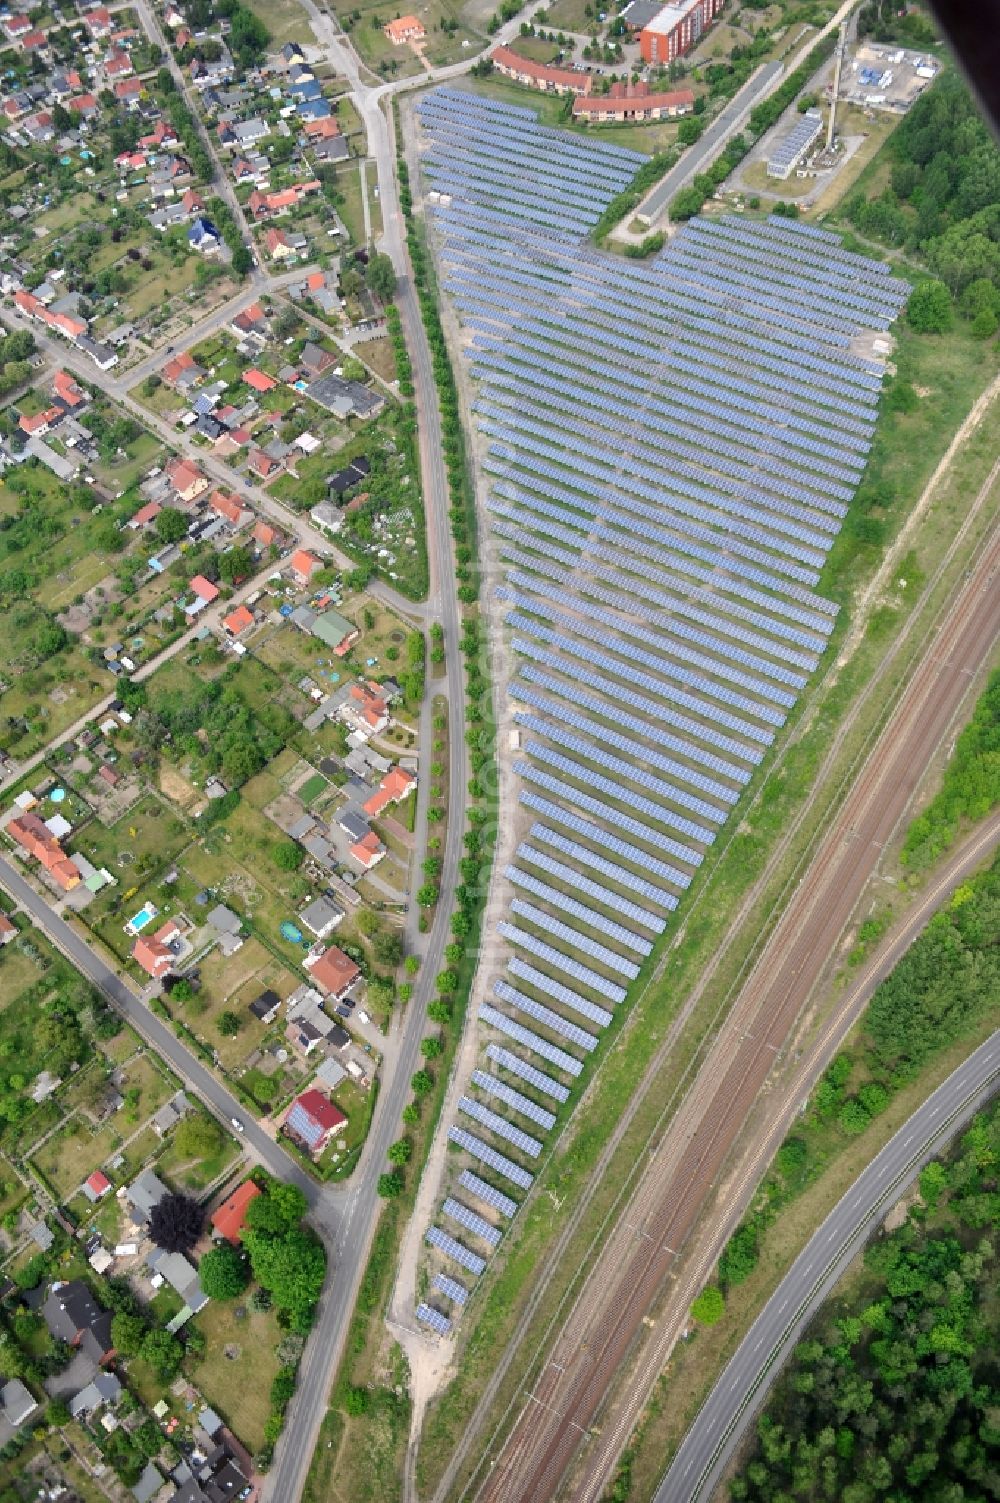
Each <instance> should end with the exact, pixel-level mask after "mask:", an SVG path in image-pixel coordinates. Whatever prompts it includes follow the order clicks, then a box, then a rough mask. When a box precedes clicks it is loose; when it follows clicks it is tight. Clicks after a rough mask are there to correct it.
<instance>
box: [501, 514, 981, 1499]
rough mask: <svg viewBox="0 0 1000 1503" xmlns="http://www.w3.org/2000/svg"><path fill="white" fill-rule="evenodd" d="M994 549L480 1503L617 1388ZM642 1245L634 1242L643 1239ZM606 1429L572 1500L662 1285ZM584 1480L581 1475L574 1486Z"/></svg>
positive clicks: (919, 677)
mask: <svg viewBox="0 0 1000 1503" xmlns="http://www.w3.org/2000/svg"><path fill="white" fill-rule="evenodd" d="M998 574H1000V537H998V536H996V535H994V537H993V538H992V539H991V541H990V543H989V545H988V546H987V548H986V549H985V551H984V553H983V556H982V558H981V560H980V562H979V564H978V565H977V567H976V568H975V570H974V571H972V573H971V575H970V576H969V577H968V578H967V579H966V581H965V582H964V584H963V586H962V589H961V591H960V593H959V595H958V597H957V599H956V601H955V604H954V605H953V607H952V608H951V610H950V611H949V613H948V616H947V617H946V618H945V620H944V621H943V622H942V623H941V627H940V631H939V633H938V635H937V637H936V639H935V641H934V643H933V645H932V647H931V649H930V651H929V653H928V655H927V656H926V658H925V659H924V661H923V662H922V663H921V664H920V666H919V667H918V668H917V670H916V672H915V673H914V675H913V677H912V679H911V680H910V682H909V683H908V685H907V687H906V690H905V692H904V694H903V697H902V699H901V701H900V703H899V705H898V707H897V709H896V712H895V714H894V716H893V718H892V720H891V722H890V724H889V726H888V727H887V729H886V731H885V732H884V733H883V734H882V736H880V738H879V740H878V741H877V742H876V744H875V747H874V749H873V751H872V753H871V755H870V756H869V758H868V759H867V761H866V763H865V766H864V768H863V769H862V771H861V774H860V776H859V777H858V778H857V780H856V781H855V783H854V785H853V786H852V787H851V789H850V790H849V791H848V792H847V794H846V796H845V797H844V799H843V802H842V803H841V805H840V808H839V810H838V813H837V816H836V818H835V819H834V820H833V822H832V824H831V826H830V828H829V830H828V832H827V834H826V836H825V837H824V839H823V840H822V842H821V843H820V846H819V849H818V851H817V854H816V857H815V859H814V861H813V863H812V865H811V867H810V870H809V872H808V874H807V876H806V877H805V878H804V879H803V881H802V882H801V883H800V884H799V886H798V887H797V888H796V889H795V891H794V893H793V894H792V896H791V898H790V900H789V901H788V903H787V905H786V907H785V908H784V910H783V911H782V913H781V915H780V917H779V918H778V920H777V923H776V924H775V927H774V930H773V931H772V933H771V935H770V936H769V938H768V940H767V942H766V944H765V945H764V947H763V948H762V951H761V954H760V957H759V959H758V961H757V964H756V965H755V967H754V969H753V971H752V972H751V973H750V975H749V977H748V979H747V981H746V982H745V983H744V986H743V988H742V990H741V992H740V994H739V996H738V998H737V1000H736V1003H735V1005H734V1007H733V1008H732V1011H731V1013H730V1015H729V1017H728V1019H727V1022H726V1024H725V1025H724V1026H723V1028H722V1029H721V1031H720V1033H719V1034H718V1036H717V1037H716V1039H715V1040H714V1042H713V1044H712V1045H711V1047H710V1048H709V1049H708V1051H707V1053H706V1055H705V1058H704V1062H703V1064H702V1066H701V1069H700V1070H699V1073H698V1075H697V1077H696V1079H695V1080H694V1082H693V1084H692V1086H691V1088H690V1090H689V1091H688V1094H687V1096H686V1097H685V1098H684V1101H683V1103H682V1104H681V1106H680V1108H679V1109H678V1111H677V1113H676V1115H675V1117H674V1119H673V1122H672V1125H671V1130H670V1133H669V1134H668V1135H667V1137H666V1139H665V1140H664V1142H663V1143H662V1144H661V1145H660V1147H659V1148H658V1150H657V1152H656V1153H655V1154H654V1155H652V1156H651V1157H650V1159H649V1162H648V1164H647V1165H646V1167H645V1169H644V1170H643V1172H642V1174H641V1176H640V1178H639V1180H638V1182H637V1185H636V1188H635V1191H634V1193H633V1194H632V1196H631V1197H630V1199H629V1201H628V1203H627V1204H626V1205H625V1206H624V1207H623V1209H622V1212H621V1214H620V1219H619V1221H618V1222H617V1224H616V1225H615V1227H614V1228H613V1229H612V1230H611V1231H610V1233H609V1235H608V1236H607V1238H606V1240H605V1244H604V1250H603V1251H604V1255H603V1257H602V1258H601V1259H600V1261H599V1263H598V1264H596V1265H595V1267H594V1269H593V1270H592V1272H591V1273H590V1274H589V1275H588V1277H587V1279H586V1281H585V1283H584V1285H583V1287H582V1290H581V1292H580V1295H579V1297H578V1299H577V1301H576V1303H575V1304H574V1306H573V1308H572V1310H571V1311H570V1313H569V1315H568V1316H567V1318H566V1320H565V1322H564V1324H563V1326H562V1329H561V1330H560V1331H559V1333H558V1335H557V1336H556V1338H555V1339H554V1340H553V1341H551V1342H550V1343H549V1344H548V1346H547V1350H546V1356H545V1358H544V1365H543V1368H542V1371H541V1372H540V1374H539V1376H538V1378H537V1380H536V1382H535V1384H534V1386H533V1388H532V1390H531V1393H530V1395H529V1397H528V1401H527V1403H526V1405H525V1407H524V1408H523V1409H521V1411H520V1413H519V1415H518V1417H517V1419H516V1421H515V1423H514V1426H513V1429H512V1430H511V1432H510V1434H509V1435H508V1437H507V1440H506V1442H505V1443H504V1445H503V1447H502V1448H501V1449H500V1451H499V1454H498V1455H497V1457H496V1461H495V1463H494V1464H493V1466H492V1470H491V1471H490V1473H489V1475H488V1476H487V1478H486V1481H485V1482H484V1484H483V1486H482V1487H481V1489H480V1492H479V1494H478V1496H479V1497H480V1498H481V1499H483V1500H484V1503H513V1500H518V1503H529V1500H530V1503H544V1500H545V1499H547V1498H550V1497H552V1496H553V1495H554V1493H555V1492H556V1490H557V1489H558V1487H559V1485H560V1482H561V1479H562V1478H563V1476H564V1474H565V1472H566V1469H567V1468H568V1467H569V1465H570V1463H571V1462H573V1460H574V1458H575V1457H576V1455H577V1452H578V1449H579V1446H580V1443H581V1441H582V1440H583V1438H584V1437H585V1436H587V1434H588V1431H589V1430H590V1427H591V1425H592V1424H593V1421H594V1416H595V1415H596V1413H597V1411H598V1409H599V1408H600V1407H601V1405H602V1403H603V1402H604V1400H605V1398H606V1396H607V1394H608V1391H609V1388H610V1386H611V1384H612V1380H613V1379H614V1377H615V1374H616V1373H617V1372H618V1370H619V1368H620V1367H621V1366H622V1364H623V1362H624V1361H625V1359H626V1356H627V1355H628V1354H629V1353H630V1352H631V1350H632V1346H633V1342H634V1340H635V1338H636V1337H637V1335H638V1334H639V1332H640V1331H641V1328H642V1322H643V1320H644V1319H645V1317H646V1316H647V1314H648V1312H649V1309H650V1307H651V1306H652V1305H653V1303H654V1301H656V1300H658V1298H659V1297H660V1295H661V1293H662V1290H663V1287H664V1284H665V1281H666V1280H667V1278H668V1276H669V1275H670V1274H672V1273H676V1272H677V1270H678V1267H679V1260H680V1254H681V1251H682V1249H684V1246H685V1243H686V1241H687V1239H688V1237H689V1235H690V1233H691V1230H692V1228H693V1227H694V1225H695V1222H696V1221H697V1218H698V1215H699V1213H700V1211H701V1209H702V1207H703V1205H704V1204H705V1201H706V1199H707V1197H708V1195H709V1193H710V1191H711V1189H712V1187H713V1185H714V1184H715V1183H716V1179H717V1176H718V1174H719V1172H720V1169H721V1167H722V1165H723V1164H724V1163H725V1162H726V1160H727V1158H728V1155H729V1154H730V1152H731V1150H732V1148H733V1146H734V1145H735V1143H736V1141H737V1139H738V1138H739V1135H740V1133H741V1131H742V1129H743V1125H744V1122H745V1120H746V1117H747V1114H748V1112H749V1110H750V1108H751V1106H752V1105H753V1103H754V1101H755V1100H756V1099H757V1096H758V1093H759V1092H760V1090H761V1088H762V1087H763V1085H764V1082H765V1081H766V1079H767V1078H768V1075H769V1074H770V1072H771V1069H772V1066H773V1064H774V1060H775V1057H776V1056H777V1055H778V1054H779V1053H780V1052H781V1051H782V1050H783V1048H784V1047H785V1045H786V1042H787V1039H788V1036H789V1034H790V1032H791V1029H792V1027H793V1026H794V1024H795V1021H796V1019H797V1018H798V1016H799V1014H800V1012H801V1009H802V1007H803V1005H804V1003H805V1001H806V999H807V998H808V996H809V994H810V992H811V991H812V988H813V986H814V985H815V982H816V980H817V978H818V976H819V974H820V972H821V971H822V968H823V966H824V964H825V963H826V960H827V958H828V956H829V955H830V954H831V953H832V952H833V949H834V947H835V945H836V944H837V942H838V940H839V938H840V935H841V934H842V933H843V930H844V927H845V925H846V924H847V922H848V921H849V919H850V915H851V913H852V911H853V909H854V906H855V904H856V903H857V900H858V897H859V895H860V893H861V892H862V891H863V889H864V886H865V884H866V882H867V881H868V879H869V877H870V875H871V873H872V871H873V870H874V868H875V866H876V863H877V861H878V858H879V856H880V854H881V851H882V850H883V849H884V847H885V844H886V842H887V840H888V839H889V838H890V836H891V834H892V832H893V830H894V829H895V827H896V825H897V824H898V821H899V819H900V818H901V817H902V815H903V813H904V811H905V809H906V808H907V805H908V803H909V800H910V798H911V796H912V793H913V791H914V789H915V787H916V785H917V783H918V781H919V779H920V777H921V776H922V774H923V772H924V771H925V769H926V768H927V766H928V765H929V763H930V760H931V758H932V756H933V755H934V752H935V750H936V748H937V747H938V746H939V744H940V742H941V739H942V737H943V736H944V735H945V734H946V733H947V731H948V729H949V727H950V725H951V723H952V720H953V717H954V714H955V712H956V709H957V708H958V706H959V705H960V704H961V702H962V699H963V696H964V694H965V692H966V689H967V686H968V683H969V677H970V675H972V674H974V673H975V672H976V671H977V670H978V669H979V668H980V667H981V665H982V664H983V662H984V661H985V659H986V658H987V656H988V654H989V653H990V651H991V650H992V645H993V643H994V641H995V639H996V637H997V633H998V631H1000V589H998V587H997V580H998ZM637 1233H638V1235H637ZM671 1288H672V1291H673V1293H672V1295H671V1297H670V1300H668V1310H667V1313H666V1314H665V1315H662V1314H661V1316H660V1318H659V1320H658V1326H657V1335H656V1336H654V1337H653V1338H651V1340H650V1343H649V1345H648V1346H647V1349H646V1351H645V1352H644V1354H643V1356H642V1358H641V1360H640V1363H639V1365H638V1366H633V1368H632V1369H631V1370H630V1378H629V1383H628V1386H627V1391H626V1396H625V1397H624V1398H623V1399H622V1403H621V1406H620V1413H619V1415H618V1416H616V1419H615V1422H614V1424H609V1423H608V1422H607V1420H606V1419H605V1420H604V1421H602V1424H601V1429H600V1433H599V1435H597V1436H596V1437H594V1438H592V1439H591V1441H590V1443H589V1445H588V1446H587V1451H586V1461H585V1467H584V1468H582V1469H581V1471H580V1472H577V1473H576V1474H575V1476H576V1481H575V1482H574V1487H573V1490H572V1494H571V1496H572V1497H573V1499H574V1500H579V1503H582V1500H584V1499H592V1498H593V1497H594V1496H596V1495H597V1494H598V1493H599V1491H600V1488H601V1486H602V1485H603V1480H604V1479H605V1478H606V1477H607V1475H608V1473H609V1470H610V1469H611V1468H612V1467H613V1464H614V1460H615V1458H616V1456H617V1453H618V1450H620V1448H621V1446H622V1445H623V1444H624V1442H625V1440H626V1439H627V1435H628V1433H629V1429H630V1428H631V1426H630V1424H629V1421H630V1419H631V1417H632V1416H633V1415H634V1414H635V1413H637V1412H638V1408H639V1407H640V1406H641V1403H642V1402H644V1400H645V1397H646V1396H647V1394H648V1390H649V1386H650V1384H651V1383H652V1381H653V1379H654V1378H655V1374H656V1371H658V1370H659V1367H662V1362H660V1364H659V1367H655V1368H654V1365H653V1360H652V1359H653V1355H655V1353H651V1350H650V1348H651V1347H656V1345H657V1341H658V1339H659V1335H660V1334H662V1332H663V1331H669V1330H670V1329H672V1321H673V1319H674V1318H675V1315H676V1311H675V1310H674V1308H673V1300H674V1299H675V1298H676V1299H678V1300H680V1299H685V1300H686V1299H687V1297H688V1293H689V1291H688V1288H687V1283H686V1281H685V1278H684V1277H683V1276H682V1277H680V1278H678V1279H677V1280H676V1282H674V1283H673V1284H672V1285H671ZM581 1472H585V1474H584V1475H581Z"/></svg>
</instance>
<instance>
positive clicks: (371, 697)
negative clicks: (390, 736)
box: [338, 681, 391, 736]
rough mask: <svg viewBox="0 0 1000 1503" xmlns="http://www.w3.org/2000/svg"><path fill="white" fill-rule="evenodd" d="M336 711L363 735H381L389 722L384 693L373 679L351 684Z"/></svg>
mask: <svg viewBox="0 0 1000 1503" xmlns="http://www.w3.org/2000/svg"><path fill="white" fill-rule="evenodd" d="M338 711H339V715H340V718H341V719H342V720H346V721H347V723H348V724H349V725H351V726H352V727H353V728H354V729H355V730H357V731H359V732H360V733H361V734H362V735H365V736H378V735H381V733H382V732H383V731H384V730H385V729H386V727H387V726H388V725H390V723H391V717H390V715H389V706H388V704H387V702H386V699H385V695H384V694H383V692H382V689H381V687H380V686H379V685H378V684H376V683H374V682H373V681H369V682H368V683H360V684H351V686H350V688H349V690H348V692H347V696H346V698H345V699H344V700H343V701H342V702H341V704H340V706H338Z"/></svg>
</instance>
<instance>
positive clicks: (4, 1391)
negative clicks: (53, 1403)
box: [0, 1378, 38, 1445]
mask: <svg viewBox="0 0 1000 1503" xmlns="http://www.w3.org/2000/svg"><path fill="white" fill-rule="evenodd" d="M37 1412H38V1402H37V1400H36V1399H35V1397H34V1395H33V1394H32V1392H31V1390H30V1389H29V1388H27V1387H26V1385H25V1384H24V1383H22V1382H21V1379H20V1378H10V1379H8V1381H7V1382H6V1383H4V1384H3V1385H2V1386H0V1444H2V1445H6V1444H7V1442H8V1441H9V1440H13V1438H14V1436H15V1435H16V1433H17V1431H18V1430H20V1428H21V1426H22V1425H26V1424H27V1423H28V1421H29V1420H30V1419H33V1418H34V1416H35V1415H36V1414H37Z"/></svg>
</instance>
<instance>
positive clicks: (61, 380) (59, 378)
mask: <svg viewBox="0 0 1000 1503" xmlns="http://www.w3.org/2000/svg"><path fill="white" fill-rule="evenodd" d="M52 389H53V391H54V392H55V394H56V398H57V400H58V401H60V402H62V404H63V406H64V407H79V405H80V403H81V402H85V401H86V400H87V399H86V397H85V396H84V393H83V392H82V391H81V389H80V387H79V386H78V385H77V384H76V382H75V381H74V380H73V377H72V376H70V375H68V374H67V372H66V371H56V373H55V376H54V377H53V380H52Z"/></svg>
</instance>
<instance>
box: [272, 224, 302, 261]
mask: <svg viewBox="0 0 1000 1503" xmlns="http://www.w3.org/2000/svg"><path fill="white" fill-rule="evenodd" d="M297 242H298V243H297ZM307 245H308V242H307V241H306V238H305V236H304V235H289V234H288V233H287V231H286V230H277V229H275V228H274V226H273V225H272V226H271V228H270V229H268V230H267V232H266V234H265V235H264V249H265V250H266V251H267V254H268V255H269V256H270V257H271V260H272V261H287V260H288V259H289V258H290V257H292V256H297V255H298V254H299V250H300V249H305V248H306V247H307Z"/></svg>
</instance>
